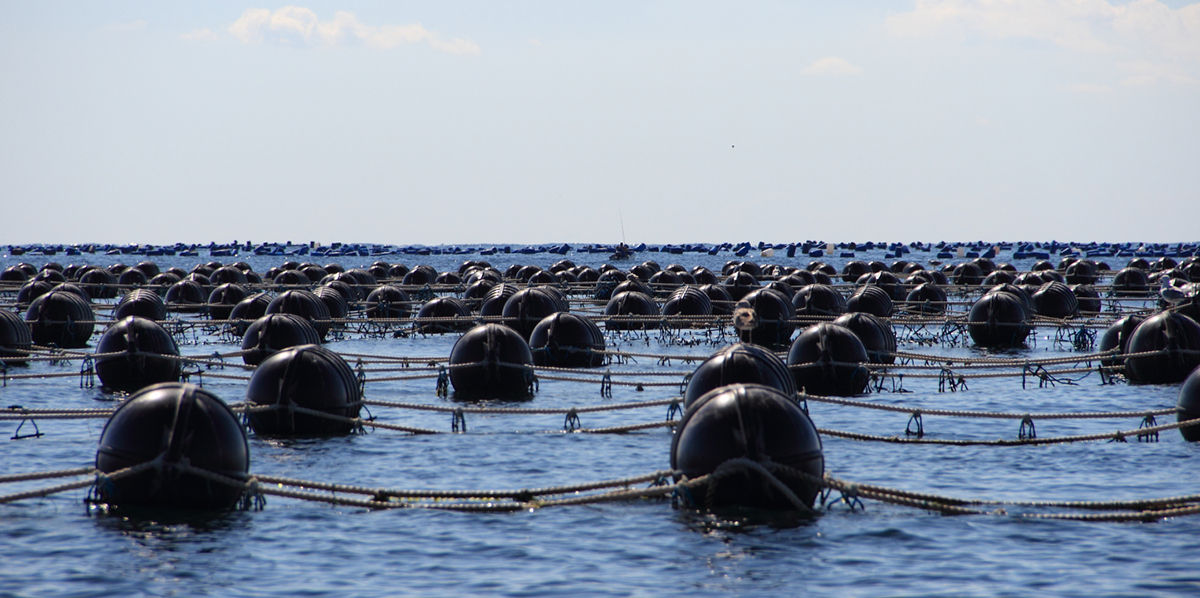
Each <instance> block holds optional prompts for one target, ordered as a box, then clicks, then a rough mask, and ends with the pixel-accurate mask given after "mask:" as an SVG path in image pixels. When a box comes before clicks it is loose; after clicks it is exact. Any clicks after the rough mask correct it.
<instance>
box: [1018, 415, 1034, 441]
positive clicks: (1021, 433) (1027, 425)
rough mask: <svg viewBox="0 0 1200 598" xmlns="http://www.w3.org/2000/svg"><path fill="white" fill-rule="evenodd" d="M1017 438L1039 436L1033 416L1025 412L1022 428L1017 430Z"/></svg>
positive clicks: (1023, 438)
mask: <svg viewBox="0 0 1200 598" xmlns="http://www.w3.org/2000/svg"><path fill="white" fill-rule="evenodd" d="M1017 438H1019V439H1021V440H1025V439H1030V440H1032V439H1034V438H1037V429H1036V428H1035V427H1034V426H1033V417H1032V416H1030V415H1029V414H1025V417H1023V418H1021V429H1020V430H1017Z"/></svg>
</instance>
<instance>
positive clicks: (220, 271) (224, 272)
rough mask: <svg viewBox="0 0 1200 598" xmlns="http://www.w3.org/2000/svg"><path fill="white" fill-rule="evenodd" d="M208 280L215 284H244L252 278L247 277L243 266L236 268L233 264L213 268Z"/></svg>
mask: <svg viewBox="0 0 1200 598" xmlns="http://www.w3.org/2000/svg"><path fill="white" fill-rule="evenodd" d="M208 280H209V281H210V282H212V284H215V285H223V284H237V285H244V284H248V283H249V282H250V280H249V279H248V278H246V272H245V271H244V270H242V269H241V268H235V267H233V266H221V267H220V268H217V269H216V270H213V273H212V275H211V276H209V277H208ZM276 284H278V283H276Z"/></svg>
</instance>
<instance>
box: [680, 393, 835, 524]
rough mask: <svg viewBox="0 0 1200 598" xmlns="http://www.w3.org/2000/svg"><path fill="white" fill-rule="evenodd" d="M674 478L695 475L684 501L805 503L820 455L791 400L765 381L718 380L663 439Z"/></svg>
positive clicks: (814, 486) (808, 423)
mask: <svg viewBox="0 0 1200 598" xmlns="http://www.w3.org/2000/svg"><path fill="white" fill-rule="evenodd" d="M671 468H672V469H675V470H677V471H679V474H680V475H679V477H677V478H676V481H680V480H682V479H684V478H686V479H689V480H694V479H697V478H701V477H703V476H708V477H707V478H705V480H706V482H705V483H704V484H703V487H702V488H699V489H693V490H692V491H691V492H690V493H689V495H690V496H691V497H692V501H691V504H690V505H689V506H694V507H700V508H720V507H727V506H743V507H756V508H763V509H787V510H807V509H809V508H811V507H812V505H813V501H814V500H815V499H816V496H817V494H818V493H819V492H820V489H821V485H820V482H819V480H820V478H821V476H822V474H823V473H824V471H825V457H824V453H823V451H822V447H821V438H820V436H819V435H818V434H817V429H816V426H814V425H813V423H812V420H811V419H809V417H808V415H807V414H806V413H804V411H802V410H801V409H800V407H799V406H798V405H797V404H796V401H795V400H794V399H793V398H792V397H791V396H789V395H786V394H784V393H782V392H779V391H778V390H776V389H774V388H771V387H769V386H761V385H757V384H734V385H730V386H722V387H719V388H717V389H714V390H712V391H711V392H709V393H707V394H705V395H704V396H702V397H700V398H699V399H697V400H696V402H695V403H694V404H693V405H692V407H691V408H689V409H688V410H687V411H686V412H685V413H684V416H683V419H682V420H681V421H680V423H679V428H678V431H677V432H676V433H675V436H674V438H673V439H672V442H671Z"/></svg>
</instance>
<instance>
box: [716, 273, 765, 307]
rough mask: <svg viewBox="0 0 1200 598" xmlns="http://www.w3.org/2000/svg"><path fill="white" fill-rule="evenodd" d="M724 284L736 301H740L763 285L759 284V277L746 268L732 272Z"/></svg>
mask: <svg viewBox="0 0 1200 598" xmlns="http://www.w3.org/2000/svg"><path fill="white" fill-rule="evenodd" d="M722 286H723V287H725V290H726V291H727V292H728V293H729V296H730V297H733V300H734V301H738V300H740V299H741V298H742V297H745V296H746V295H747V294H749V293H750V291H753V290H754V289H757V288H758V287H759V286H761V285H759V284H758V279H756V278H755V277H754V275H753V274H750V273H749V272H746V271H744V270H738V271H736V272H733V273H732V274H730V275H729V277H728V278H726V279H725V283H724V284H723V285H722Z"/></svg>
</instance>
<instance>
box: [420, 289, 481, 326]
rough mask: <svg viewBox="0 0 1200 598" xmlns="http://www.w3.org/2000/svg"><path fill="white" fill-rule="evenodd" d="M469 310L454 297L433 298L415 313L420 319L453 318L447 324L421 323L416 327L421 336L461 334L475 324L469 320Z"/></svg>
mask: <svg viewBox="0 0 1200 598" xmlns="http://www.w3.org/2000/svg"><path fill="white" fill-rule="evenodd" d="M470 316H471V308H469V307H467V304H466V303H463V302H462V301H461V300H459V299H456V298H454V297H434V298H433V299H430V300H429V301H426V302H425V305H422V306H421V309H420V311H418V312H417V319H418V320H420V319H421V318H455V320H453V321H447V322H422V323H419V324H418V325H417V331H418V332H420V333H421V334H441V333H444V332H461V331H463V330H470V329H471V328H472V327H473V326H475V323H474V322H472V321H471V320H470V319H468V318H470Z"/></svg>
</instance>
